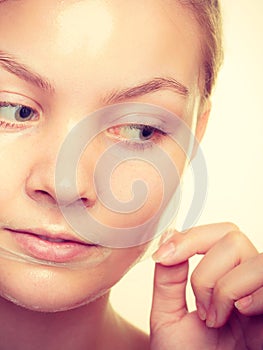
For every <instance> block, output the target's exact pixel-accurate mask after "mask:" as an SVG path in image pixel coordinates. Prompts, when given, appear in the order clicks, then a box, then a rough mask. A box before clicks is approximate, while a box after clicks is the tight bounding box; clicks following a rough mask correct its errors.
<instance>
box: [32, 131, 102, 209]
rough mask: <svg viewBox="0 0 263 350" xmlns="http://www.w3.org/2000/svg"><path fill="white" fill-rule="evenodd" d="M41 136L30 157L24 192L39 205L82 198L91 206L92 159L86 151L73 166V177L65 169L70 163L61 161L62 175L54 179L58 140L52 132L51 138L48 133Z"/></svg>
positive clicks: (92, 193)
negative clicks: (35, 150) (35, 149)
mask: <svg viewBox="0 0 263 350" xmlns="http://www.w3.org/2000/svg"><path fill="white" fill-rule="evenodd" d="M41 139H42V140H44V141H43V142H40V143H38V148H37V152H35V156H34V158H33V159H31V164H32V165H31V167H30V171H29V173H28V175H27V178H26V181H25V193H26V195H27V196H28V197H29V198H31V199H32V200H33V201H35V202H36V203H37V204H39V205H42V206H49V207H50V206H52V207H54V206H56V207H57V206H59V205H65V206H67V205H70V204H73V203H75V202H82V204H84V206H86V207H92V206H93V205H94V204H95V202H96V191H95V187H94V184H93V169H94V165H93V160H92V159H91V158H90V159H89V157H88V156H87V155H85V157H81V158H80V159H79V161H78V163H77V169H74V173H75V174H76V176H75V178H72V177H69V176H68V171H67V169H68V168H69V167H71V166H74V164H69V163H68V164H65V167H64V169H65V173H64V175H65V176H63V177H62V178H61V176H60V179H59V182H58V181H56V176H55V175H56V165H57V157H58V154H59V150H60V147H61V144H62V142H61V140H60V141H59V139H58V138H57V137H55V136H54V137H53V138H52V137H51V135H49V137H48V138H44V137H43V138H41ZM89 160H90V161H89ZM71 173H72V169H71ZM58 193H59V195H58Z"/></svg>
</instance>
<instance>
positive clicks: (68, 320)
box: [0, 294, 117, 350]
mask: <svg viewBox="0 0 263 350" xmlns="http://www.w3.org/2000/svg"><path fill="white" fill-rule="evenodd" d="M108 299H109V295H108V294H107V295H105V296H103V297H101V298H99V299H97V300H96V301H94V302H92V303H90V304H88V305H86V306H82V307H79V308H77V309H73V310H69V311H63V312H55V313H44V312H36V311H30V310H27V309H24V308H22V307H20V306H17V305H15V304H13V303H11V302H9V301H7V300H5V299H2V298H1V299H0V315H1V317H0V345H1V346H0V347H1V349H3V350H7V349H27V350H33V349H34V350H35V349H38V350H42V349H49V350H55V349H56V350H57V349H63V350H68V349H76V350H82V349H87V346H88V348H90V349H104V348H108V347H106V346H104V345H103V342H105V344H106V343H107V342H108V345H109V338H111V335H112V334H110V333H112V329H116V327H115V324H116V323H117V322H116V315H115V314H114V312H113V310H112V308H111V306H110V305H109V300H108ZM110 330H111V332H110ZM102 334H103V337H102ZM111 339H112V338H111Z"/></svg>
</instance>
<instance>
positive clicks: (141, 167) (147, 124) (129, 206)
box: [55, 103, 207, 248]
mask: <svg viewBox="0 0 263 350" xmlns="http://www.w3.org/2000/svg"><path fill="white" fill-rule="evenodd" d="M188 124H190V125H192V124H193V123H189V121H188V123H187V122H186V121H184V120H183V119H182V118H179V117H178V116H176V115H175V114H174V113H172V112H170V111H168V110H166V109H163V108H160V107H158V106H155V105H151V104H142V103H123V104H116V105H111V106H109V107H105V108H102V109H100V110H97V111H95V112H94V113H91V114H90V115H89V116H87V117H86V118H84V119H83V120H81V121H80V122H79V123H78V124H77V125H76V126H75V127H74V128H73V129H72V130H71V131H70V133H69V134H68V136H67V138H66V139H65V141H64V143H63V145H62V147H61V149H60V152H59V155H58V158H57V163H56V174H55V175H56V176H55V185H56V195H57V201H58V203H59V207H60V210H61V212H62V213H63V216H64V218H65V219H66V221H67V223H68V224H69V225H70V227H71V228H72V229H73V230H74V232H75V233H76V234H78V235H79V236H80V237H81V238H82V239H83V240H85V241H86V242H92V243H94V244H97V245H101V246H105V247H110V248H128V247H133V246H138V245H141V244H143V243H146V242H149V241H151V240H153V239H154V238H156V237H157V236H158V235H160V234H161V233H162V232H163V231H164V230H165V229H167V227H168V226H169V225H170V224H171V222H172V221H173V220H174V218H175V216H176V214H177V211H178V208H179V203H180V191H181V187H180V177H181V175H182V171H183V164H184V162H185V160H186V161H187V160H188V161H189V159H191V157H192V154H193V152H196V151H197V150H198V148H199V145H198V143H197V141H196V139H195V136H194V132H192V130H191V127H189V125H188ZM98 139H100V141H98ZM96 140H97V141H98V142H97V143H96ZM95 144H96V146H95V147H94V145H95ZM89 150H90V151H89ZM95 153H96V157H95V158H96V159H95V160H94V154H95ZM85 157H86V158H85ZM177 158H178V164H177ZM83 159H84V160H85V161H86V164H87V172H88V171H89V172H90V171H91V172H92V173H93V176H92V180H93V181H92V183H90V184H89V186H90V188H94V189H95V192H96V201H95V202H96V203H95V204H92V203H90V198H88V196H87V197H85V198H83V194H81V193H80V191H79V189H78V167H79V164H80V160H81V162H83V161H84V160H83ZM180 160H181V162H180ZM192 168H193V175H194V182H195V184H194V188H195V193H194V198H193V201H192V204H191V207H190V210H189V213H188V216H187V218H186V220H185V223H184V228H187V227H190V226H192V225H193V224H194V222H195V220H196V219H197V217H198V216H199V215H200V212H201V210H202V207H203V204H204V201H205V197H206V185H207V173H206V166H205V161H204V158H203V156H202V152H201V151H200V149H199V151H198V152H197V153H196V160H195V163H192ZM88 169H89V170H88ZM87 177H88V176H87ZM89 178H90V177H89ZM69 198H70V199H71V200H69ZM72 198H74V200H72Z"/></svg>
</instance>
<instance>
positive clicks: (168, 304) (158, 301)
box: [151, 261, 188, 331]
mask: <svg viewBox="0 0 263 350" xmlns="http://www.w3.org/2000/svg"><path fill="white" fill-rule="evenodd" d="M187 277H188V262H187V261H186V262H184V263H181V264H178V265H174V266H171V267H168V266H162V265H160V264H156V266H155V275H154V291H153V303H152V311H151V328H152V330H154V331H157V330H158V329H159V328H160V327H163V326H164V325H167V324H171V323H174V322H178V321H179V320H180V319H181V318H182V317H183V316H185V314H186V313H187V312H188V310H187V304H186V284H187Z"/></svg>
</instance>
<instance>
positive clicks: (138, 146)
mask: <svg viewBox="0 0 263 350" xmlns="http://www.w3.org/2000/svg"><path fill="white" fill-rule="evenodd" d="M122 127H123V128H130V129H138V130H142V129H143V128H151V129H152V130H153V133H157V134H158V135H157V136H156V135H154V136H153V138H154V139H155V141H153V140H152V139H150V140H145V141H143V140H141V141H136V140H128V139H125V138H123V137H121V136H120V137H118V136H116V137H115V136H114V135H112V134H111V137H113V138H116V139H117V140H120V142H122V143H123V144H124V145H125V146H126V147H128V148H131V149H133V150H138V151H144V150H145V149H149V148H152V147H153V146H154V145H156V143H160V142H161V141H162V140H163V138H164V137H165V136H167V135H169V133H168V132H167V131H164V130H163V129H162V126H160V125H147V124H124V125H117V126H113V127H111V128H109V129H108V130H107V133H108V134H109V133H110V132H109V130H110V129H114V128H119V129H120V128H122Z"/></svg>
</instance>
